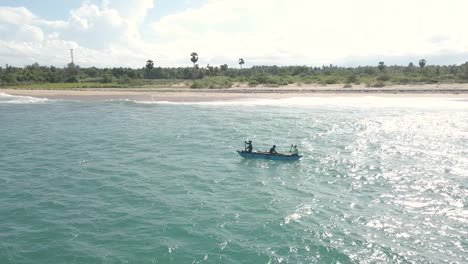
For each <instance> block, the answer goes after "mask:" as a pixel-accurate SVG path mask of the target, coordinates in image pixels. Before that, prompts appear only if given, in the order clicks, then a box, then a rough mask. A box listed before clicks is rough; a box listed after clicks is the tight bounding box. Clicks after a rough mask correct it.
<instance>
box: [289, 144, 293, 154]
mask: <svg viewBox="0 0 468 264" xmlns="http://www.w3.org/2000/svg"><path fill="white" fill-rule="evenodd" d="M292 148H293V145H291V148H290V149H289V154H291V150H292Z"/></svg>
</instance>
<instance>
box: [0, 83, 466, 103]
mask: <svg viewBox="0 0 468 264" xmlns="http://www.w3.org/2000/svg"><path fill="white" fill-rule="evenodd" d="M0 93H6V94H11V95H23V96H33V97H41V98H48V99H65V100H82V101H102V100H125V99H128V100H133V101H169V102H203V101H221V100H222V101H224V100H239V99H256V98H268V99H280V98H289V97H333V96H340V97H344V96H385V97H402V96H403V97H468V84H434V85H433V84H425V85H394V86H387V87H382V88H372V87H365V86H363V85H354V86H353V87H351V88H343V86H342V85H328V86H317V85H301V86H298V85H288V86H282V87H233V88H228V89H190V88H146V87H145V88H86V89H53V90H43V89H30V90H27V89H0Z"/></svg>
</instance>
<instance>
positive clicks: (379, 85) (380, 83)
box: [370, 81, 385, 88]
mask: <svg viewBox="0 0 468 264" xmlns="http://www.w3.org/2000/svg"><path fill="white" fill-rule="evenodd" d="M384 86H385V83H384V82H382V81H379V82H374V83H372V84H371V85H370V87H376V88H378V87H384Z"/></svg>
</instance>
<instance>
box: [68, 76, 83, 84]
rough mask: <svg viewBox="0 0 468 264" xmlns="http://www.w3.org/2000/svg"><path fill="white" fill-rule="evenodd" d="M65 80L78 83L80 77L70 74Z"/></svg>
mask: <svg viewBox="0 0 468 264" xmlns="http://www.w3.org/2000/svg"><path fill="white" fill-rule="evenodd" d="M65 82H67V83H78V82H80V79H79V78H78V77H77V76H70V77H68V78H67V79H65Z"/></svg>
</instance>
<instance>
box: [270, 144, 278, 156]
mask: <svg viewBox="0 0 468 264" xmlns="http://www.w3.org/2000/svg"><path fill="white" fill-rule="evenodd" d="M269 153H270V155H278V152H276V145H273V147H271V149H270V151H269Z"/></svg>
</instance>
